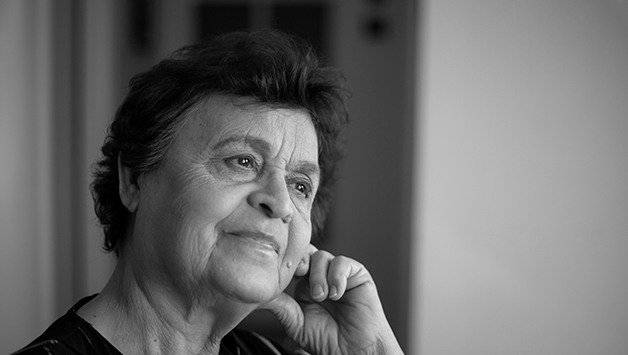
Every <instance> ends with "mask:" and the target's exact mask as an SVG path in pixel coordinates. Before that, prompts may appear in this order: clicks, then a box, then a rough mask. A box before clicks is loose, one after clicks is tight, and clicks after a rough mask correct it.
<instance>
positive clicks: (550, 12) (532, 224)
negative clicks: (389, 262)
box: [410, 0, 628, 355]
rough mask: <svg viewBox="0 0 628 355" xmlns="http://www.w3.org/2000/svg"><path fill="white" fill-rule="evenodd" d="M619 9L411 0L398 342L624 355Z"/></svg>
mask: <svg viewBox="0 0 628 355" xmlns="http://www.w3.org/2000/svg"><path fill="white" fill-rule="evenodd" d="M627 10H628V7H627V6H626V2H625V1H588V0H564V1H563V0H528V1H491V0H475V1H464V0H434V1H425V2H423V6H422V13H421V14H420V16H419V18H420V21H419V22H420V25H419V26H420V29H419V33H420V34H421V35H420V41H419V47H420V48H421V56H420V59H419V62H420V63H419V65H420V70H419V76H418V81H417V82H418V87H419V95H417V101H416V105H417V112H418V122H419V127H418V130H417V131H416V138H417V139H416V143H417V146H416V147H417V151H418V153H417V159H416V160H415V162H416V163H417V164H416V166H415V167H416V169H417V172H416V175H415V184H416V185H415V187H416V190H415V195H414V196H415V198H414V203H415V205H414V206H415V210H414V217H415V218H414V222H415V223H414V229H413V238H414V239H413V240H414V241H415V242H416V243H414V247H413V256H414V257H413V258H412V260H413V268H412V270H413V275H412V278H411V283H412V297H411V299H412V302H411V303H410V304H411V309H412V310H411V316H410V319H411V326H410V329H411V330H410V332H411V333H412V334H414V335H417V336H416V337H411V338H410V339H411V347H410V348H411V349H412V351H411V352H410V353H412V354H478V355H479V354H495V355H497V354H537V355H538V354H548V355H549V354H553V355H555V354H582V355H585V354H609V355H610V354H614V355H619V354H627V353H628V337H627V335H628V302H626V301H627V300H628V277H626V275H627V272H628V159H627V158H628V100H627V99H628V11H627Z"/></svg>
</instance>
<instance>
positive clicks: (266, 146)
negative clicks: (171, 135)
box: [211, 135, 321, 178]
mask: <svg viewBox="0 0 628 355" xmlns="http://www.w3.org/2000/svg"><path fill="white" fill-rule="evenodd" d="M234 143H244V144H246V145H248V146H251V147H253V148H254V149H255V150H258V151H261V152H264V153H268V152H270V150H271V145H270V143H268V142H267V141H265V140H263V139H261V138H257V137H251V136H244V135H236V136H231V137H228V138H225V139H223V140H221V141H219V142H218V143H216V144H214V145H213V146H212V147H211V148H212V150H219V149H221V148H224V147H226V146H229V145H230V144H234ZM293 170H294V171H296V172H299V173H302V174H305V175H307V176H315V177H319V178H320V175H321V169H320V167H319V166H318V164H317V163H314V162H310V161H299V162H297V164H296V166H295V169H293Z"/></svg>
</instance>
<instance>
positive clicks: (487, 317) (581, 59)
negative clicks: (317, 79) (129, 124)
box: [0, 0, 628, 355]
mask: <svg viewBox="0 0 628 355" xmlns="http://www.w3.org/2000/svg"><path fill="white" fill-rule="evenodd" d="M225 19H226V21H225ZM268 26H277V27H280V28H283V29H286V30H289V31H291V32H296V33H298V34H300V35H302V36H305V37H307V38H309V39H310V40H311V41H312V42H313V43H314V44H315V46H316V47H317V48H318V50H319V51H320V52H321V53H322V54H323V55H324V57H325V58H326V60H327V61H328V62H329V63H330V64H332V65H335V66H338V67H340V68H341V69H342V70H343V71H344V72H345V74H346V76H347V79H348V83H349V85H350V86H351V89H352V91H353V93H354V96H353V100H352V104H351V112H352V116H353V123H352V127H351V130H350V131H349V142H350V144H349V146H348V156H347V160H346V162H345V166H344V175H343V179H342V180H341V182H340V186H339V189H338V199H337V203H336V206H335V208H334V211H332V215H331V218H330V221H329V225H328V235H327V236H326V238H325V240H323V241H321V244H322V246H323V247H326V248H328V249H330V250H332V251H333V252H335V253H338V254H346V255H350V256H353V257H355V258H357V259H358V260H360V261H362V262H364V263H365V264H366V265H368V266H369V269H370V270H371V272H372V273H373V275H374V277H375V280H376V281H377V283H378V288H379V290H380V294H381V297H382V301H383V303H384V307H385V309H386V311H387V314H388V317H389V319H390V321H391V324H392V326H393V328H394V329H395V331H396V332H397V334H398V336H399V338H400V340H401V343H402V345H403V346H404V348H405V349H406V350H407V353H408V354H478V355H479V354H496V355H497V354H583V355H584V354H593V353H595V354H625V353H626V349H628V339H627V337H626V336H625V335H626V334H628V302H626V301H625V300H626V299H628V278H626V277H625V276H624V274H625V273H626V271H627V270H628V218H627V217H628V196H627V195H628V185H627V184H626V181H628V179H627V178H628V176H627V175H628V160H626V158H625V157H626V156H627V155H628V154H627V153H628V139H627V138H628V102H627V101H628V100H626V98H628V70H626V69H628V68H627V66H628V41H627V40H626V38H628V6H627V5H626V2H625V0H599V1H593V0H549V1H548V0H527V1H514V0H512V1H511V0H507V1H503V0H502V1H494V0H493V1H491V0H474V1H464V0H424V1H411V0H407V1H402V0H378V1H373V0H346V1H331V0H329V1H324V0H319V1H315V0H293V1H288V0H281V1H280V0H276V1H272V0H257V1H253V0H249V1H219V0H213V1H211V0H184V1H174V0H155V1H149V0H126V1H123V0H115V1H114V0H112V1H95V0H93V1H78V0H77V1H72V0H55V1H52V0H50V1H46V0H40V1H38V0H24V1H20V0H7V1H1V2H0V144H1V145H2V146H1V148H2V150H0V151H2V152H3V157H4V161H3V164H2V168H1V169H0V193H1V195H0V285H1V286H0V351H2V352H4V353H8V352H10V351H12V350H15V349H17V348H18V347H20V346H22V345H24V344H25V343H26V342H27V341H29V340H31V339H32V338H33V337H34V336H36V335H37V334H39V333H40V332H41V331H43V329H44V328H45V327H46V326H47V325H48V324H49V323H50V322H51V321H52V320H54V319H55V318H56V317H58V316H59V315H61V314H62V313H64V312H65V311H66V310H67V308H68V307H70V306H71V305H72V304H73V303H74V302H75V301H76V300H77V299H78V298H80V297H82V296H84V295H86V294H91V293H95V292H98V291H99V290H100V288H101V287H102V286H103V284H104V282H105V281H106V279H107V277H108V275H109V273H110V271H111V266H112V264H113V261H112V260H111V257H110V256H108V255H105V254H103V253H102V252H100V249H99V248H100V246H99V243H100V232H99V230H98V228H97V227H96V223H95V220H94V216H93V212H92V202H91V198H90V196H89V192H88V184H89V181H90V177H89V166H90V164H91V163H92V162H93V161H94V160H95V159H96V158H97V156H98V149H99V146H100V144H101V143H102V139H103V135H104V130H105V127H106V125H107V123H108V121H109V120H110V119H111V117H112V116H113V112H114V110H115V108H116V106H117V105H118V103H119V102H120V100H121V98H122V97H123V94H124V90H125V83H126V82H127V81H128V79H129V78H130V76H131V75H132V74H134V73H136V72H137V71H139V70H143V69H145V68H146V67H147V66H149V65H151V64H153V63H154V62H155V61H156V60H157V59H159V58H161V57H163V56H164V55H165V54H167V53H169V52H170V51H172V50H174V49H176V48H177V47H179V46H181V45H182V44H185V43H187V42H189V41H191V40H195V39H197V38H198V37H199V36H201V35H207V34H212V33H215V32H216V31H222V30H226V29H240V28H246V29H255V28H260V27H268ZM268 321H270V320H269V319H268V317H267V315H263V314H260V315H257V316H256V317H252V319H251V320H250V321H249V323H248V324H247V325H249V326H251V327H254V328H255V327H257V328H259V327H260V324H265V322H268ZM270 328H271V329H270V332H271V333H272V332H274V331H275V330H274V329H275V328H276V324H275V325H273V326H272V327H270ZM266 330H268V329H266Z"/></svg>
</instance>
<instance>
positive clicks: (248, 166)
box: [226, 155, 259, 171]
mask: <svg viewBox="0 0 628 355" xmlns="http://www.w3.org/2000/svg"><path fill="white" fill-rule="evenodd" d="M226 163H227V165H228V166H230V167H231V168H232V169H235V170H244V171H258V170H259V164H258V162H257V160H256V159H255V158H254V157H251V156H248V155H240V156H236V157H232V158H228V159H226Z"/></svg>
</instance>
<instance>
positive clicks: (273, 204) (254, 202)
mask: <svg viewBox="0 0 628 355" xmlns="http://www.w3.org/2000/svg"><path fill="white" fill-rule="evenodd" d="M248 200H249V204H250V205H251V206H253V207H254V208H257V209H259V210H261V211H262V213H264V214H265V215H267V216H268V217H270V218H280V219H281V220H282V221H283V222H284V223H288V222H290V221H291V220H292V213H293V212H294V210H293V206H292V199H291V198H290V192H289V191H288V187H287V186H286V181H285V179H284V177H283V176H282V174H279V173H277V174H272V175H271V176H268V178H267V179H264V182H263V184H261V186H260V188H259V189H258V190H256V191H254V192H253V193H251V194H250V195H249V198H248Z"/></svg>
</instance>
